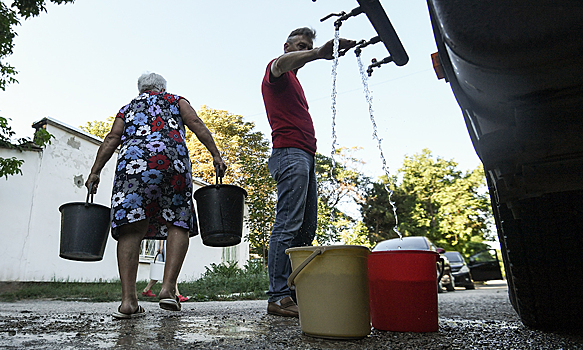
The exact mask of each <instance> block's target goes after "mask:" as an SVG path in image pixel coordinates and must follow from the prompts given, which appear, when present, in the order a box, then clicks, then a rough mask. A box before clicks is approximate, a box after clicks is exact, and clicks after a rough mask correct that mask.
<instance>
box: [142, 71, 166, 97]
mask: <svg viewBox="0 0 583 350" xmlns="http://www.w3.org/2000/svg"><path fill="white" fill-rule="evenodd" d="M138 90H139V91H140V94H141V93H142V92H144V91H156V92H160V91H162V90H166V79H164V77H163V76H161V75H160V74H156V73H144V74H142V75H141V76H140V77H139V78H138Z"/></svg>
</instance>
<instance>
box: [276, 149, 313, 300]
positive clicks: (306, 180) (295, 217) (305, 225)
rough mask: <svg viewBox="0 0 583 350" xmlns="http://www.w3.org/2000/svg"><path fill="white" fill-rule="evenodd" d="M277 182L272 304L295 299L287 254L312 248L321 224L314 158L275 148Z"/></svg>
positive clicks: (301, 152) (297, 151)
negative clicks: (293, 250) (319, 222)
mask: <svg viewBox="0 0 583 350" xmlns="http://www.w3.org/2000/svg"><path fill="white" fill-rule="evenodd" d="M268 168H269V172H270V173H271V177H273V179H274V180H275V181H276V182H277V213H276V216H275V223H274V224H273V231H272V232H271V239H270V241H269V254H268V256H267V264H268V273H269V291H268V292H267V294H268V295H269V300H268V302H274V301H278V300H281V299H283V298H284V297H286V296H289V295H291V291H290V289H289V288H288V286H287V278H288V277H289V275H290V273H291V263H290V260H289V257H288V256H287V254H285V250H286V249H287V248H292V247H302V246H309V245H312V241H313V239H314V236H315V235H316V225H317V221H318V191H317V188H316V170H315V160H314V156H312V155H311V154H309V153H308V152H306V151H303V150H301V149H299V148H275V149H274V150H273V152H272V154H271V157H270V158H269V163H268Z"/></svg>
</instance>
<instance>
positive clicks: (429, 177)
mask: <svg viewBox="0 0 583 350" xmlns="http://www.w3.org/2000/svg"><path fill="white" fill-rule="evenodd" d="M456 168H457V163H456V162H454V161H453V160H445V159H442V158H439V157H438V158H436V159H434V158H433V156H432V154H431V151H429V150H428V149H424V150H423V151H422V152H421V154H416V155H414V156H413V157H406V158H405V161H404V162H403V166H402V168H401V169H399V172H398V175H397V176H396V177H395V178H394V179H393V180H397V179H398V178H401V182H400V184H398V185H392V186H393V187H394V188H392V189H393V190H394V194H393V200H394V201H395V202H396V204H397V208H398V211H397V215H398V219H399V230H400V232H401V233H403V235H405V236H426V237H427V238H429V239H430V240H432V241H433V242H434V243H436V244H437V245H438V246H441V247H443V248H445V249H446V250H457V251H460V252H461V253H463V254H465V255H466V256H468V255H471V253H473V252H476V251H478V250H481V249H483V248H484V247H485V244H484V243H483V242H484V241H485V240H492V239H493V236H492V234H491V232H490V231H489V228H488V223H489V221H490V220H491V212H490V202H489V197H488V195H487V192H486V189H485V177H484V171H483V168H482V167H481V166H479V167H478V168H476V169H474V170H472V171H469V172H467V173H463V172H461V171H459V170H457V169H456ZM387 183H388V179H387V177H386V176H384V177H382V178H381V179H380V180H379V182H378V183H373V184H372V186H371V187H370V188H369V189H368V191H367V195H366V199H365V202H364V203H362V205H361V214H362V216H363V221H364V223H365V224H366V226H367V227H368V229H369V230H370V232H371V233H372V236H373V239H374V240H375V241H377V242H378V241H381V240H384V239H389V238H395V236H396V234H395V233H393V232H392V230H391V229H392V227H393V226H394V223H395V218H394V216H393V213H392V211H391V210H389V209H388V208H389V207H390V206H389V203H388V194H387V191H386V190H385V188H384V187H385V185H386V184H387ZM395 183H396V181H391V184H395Z"/></svg>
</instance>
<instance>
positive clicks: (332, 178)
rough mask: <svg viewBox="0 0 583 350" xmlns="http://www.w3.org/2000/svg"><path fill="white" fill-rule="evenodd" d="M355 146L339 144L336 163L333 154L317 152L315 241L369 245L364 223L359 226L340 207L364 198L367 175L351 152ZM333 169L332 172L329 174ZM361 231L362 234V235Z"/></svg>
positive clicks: (367, 180) (358, 201) (360, 162)
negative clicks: (333, 160) (327, 154)
mask: <svg viewBox="0 0 583 350" xmlns="http://www.w3.org/2000/svg"><path fill="white" fill-rule="evenodd" d="M357 150H358V148H344V147H343V148H339V149H337V150H336V155H335V160H336V161H335V163H334V164H333V163H332V158H331V157H327V156H324V155H322V154H319V153H317V154H316V178H317V182H318V228H317V230H316V241H317V242H318V243H319V244H332V243H338V242H343V243H344V244H357V243H354V242H361V243H362V244H361V243H358V244H361V245H366V246H368V245H370V244H369V243H367V242H368V232H367V229H366V227H363V226H362V225H360V226H359V224H358V222H357V220H356V219H355V218H352V217H350V216H349V215H348V214H346V213H345V211H343V210H342V209H341V207H342V206H343V205H348V204H351V203H354V202H356V203H360V202H362V201H363V200H364V194H365V188H366V185H367V184H368V182H369V179H368V178H367V177H366V176H364V175H363V174H362V173H361V172H360V171H359V169H358V167H359V166H361V165H362V164H363V163H362V161H361V160H360V159H357V158H355V157H354V156H353V153H354V152H355V151H357ZM331 170H332V174H331ZM362 235H364V236H362Z"/></svg>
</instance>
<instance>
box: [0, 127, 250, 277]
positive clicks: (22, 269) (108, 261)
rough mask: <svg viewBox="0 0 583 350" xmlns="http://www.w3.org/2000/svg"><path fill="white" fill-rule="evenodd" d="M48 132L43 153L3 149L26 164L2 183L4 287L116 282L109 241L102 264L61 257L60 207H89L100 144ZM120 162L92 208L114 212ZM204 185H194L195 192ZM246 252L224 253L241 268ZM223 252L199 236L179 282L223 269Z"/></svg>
mask: <svg viewBox="0 0 583 350" xmlns="http://www.w3.org/2000/svg"><path fill="white" fill-rule="evenodd" d="M45 127H46V129H47V131H48V132H49V133H51V134H53V135H54V136H55V138H54V139H53V140H52V142H51V144H50V145H48V146H47V147H46V148H45V149H44V150H42V151H25V152H19V151H15V150H9V149H0V156H1V157H4V158H6V157H12V156H15V157H17V158H19V159H24V160H25V163H24V164H23V166H22V172H23V175H22V176H20V175H16V176H9V177H8V179H5V178H2V179H0V238H2V243H1V244H0V281H51V280H70V281H89V282H90V281H96V280H100V279H101V280H112V279H117V278H118V277H119V275H118V271H117V259H116V245H117V243H116V241H115V240H113V239H112V238H111V236H109V238H108V241H107V244H106V247H105V253H104V257H103V260H101V261H99V262H78V261H70V260H65V259H62V258H60V257H59V244H60V225H61V222H60V220H61V216H60V212H59V207H60V206H61V205H62V204H65V203H70V202H84V201H85V199H86V196H87V189H86V188H85V186H84V184H85V180H86V178H87V175H88V174H89V171H90V169H91V166H92V165H93V161H94V159H95V155H96V153H97V149H98V148H99V145H100V144H101V140H100V139H98V138H96V137H94V136H92V135H89V134H86V133H84V132H83V131H80V130H78V129H76V128H73V127H70V126H67V125H65V124H62V123H60V122H58V121H56V120H54V119H50V118H49V119H48V120H47V121H46V126H45ZM116 157H117V155H114V157H112V159H111V160H110V161H109V162H108V163H107V164H106V166H105V167H104V169H103V171H102V173H101V181H100V184H99V190H98V193H97V194H96V195H95V196H94V203H99V204H103V205H106V206H108V207H109V206H110V205H109V202H110V197H111V190H112V185H113V176H114V169H115V158H116ZM202 185H203V184H202V183H200V184H195V189H196V188H197V186H198V187H200V186H202ZM245 231H246V227H245ZM243 234H244V236H245V235H246V234H247V232H244V233H243ZM248 247H249V245H248V242H242V243H241V244H239V245H238V246H236V247H235V248H226V249H232V250H235V251H236V252H237V254H236V256H237V263H238V264H239V265H240V266H243V265H244V264H245V263H246V262H247V260H248V259H249V253H248V251H249V249H248ZM223 249H224V248H212V247H206V246H204V245H203V244H202V241H201V239H200V236H196V237H193V238H191V239H190V247H189V250H188V253H187V256H186V259H185V261H184V265H183V268H182V271H181V274H180V276H179V280H180V281H183V280H190V279H195V278H198V277H200V275H201V274H202V273H204V272H205V266H209V265H210V264H211V263H216V264H219V263H221V262H222V256H223ZM147 279H149V261H148V260H143V261H141V262H140V266H139V268H138V280H147Z"/></svg>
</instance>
